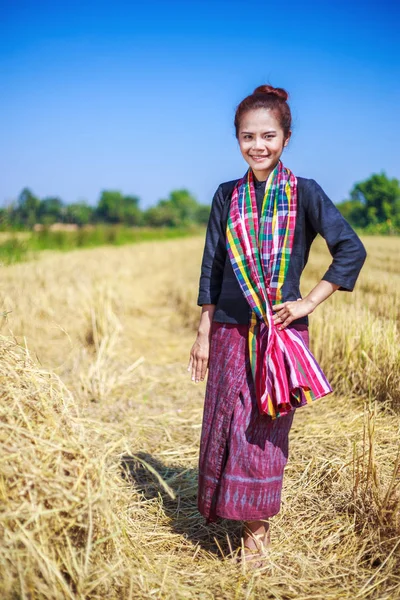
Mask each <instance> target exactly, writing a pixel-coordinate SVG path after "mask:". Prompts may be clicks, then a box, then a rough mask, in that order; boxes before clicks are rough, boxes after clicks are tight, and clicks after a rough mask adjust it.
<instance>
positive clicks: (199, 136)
mask: <svg viewBox="0 0 400 600" xmlns="http://www.w3.org/2000/svg"><path fill="white" fill-rule="evenodd" d="M0 8H1V15H2V18H1V24H0V86H1V87H0V92H1V93H0V130H1V136H0V169H1V173H2V176H1V178H0V202H1V203H3V202H4V201H9V200H11V199H12V198H15V197H16V196H17V195H18V194H19V192H20V191H21V189H22V188H23V187H24V186H28V187H30V188H31V189H32V190H33V191H34V192H35V193H36V194H37V195H38V196H40V197H45V196H49V195H58V196H60V197H61V198H62V199H63V200H64V201H66V202H74V201H76V200H81V199H86V200H88V201H89V202H90V203H95V202H97V200H98V197H99V193H100V191H101V190H102V189H117V190H121V191H122V192H124V193H126V194H135V195H138V196H139V197H140V199H141V207H142V208H146V207H147V206H150V205H154V204H155V203H156V202H157V201H158V200H159V199H160V198H165V197H167V196H168V194H169V192H170V191H171V190H172V189H177V188H184V187H185V188H188V189H189V190H190V191H191V192H192V193H193V194H194V195H195V196H196V197H197V199H198V200H199V201H200V202H204V203H209V202H210V201H211V199H212V195H213V193H214V191H215V189H216V188H217V186H218V185H219V183H221V182H222V181H227V180H230V179H234V178H237V177H240V176H241V175H243V174H244V172H245V170H246V168H247V165H246V163H245V162H244V161H243V158H242V157H241V155H240V152H239V149H238V146H237V142H236V138H235V136H234V128H233V118H234V111H235V107H236V105H237V104H238V103H239V102H240V101H241V100H242V99H243V98H244V97H245V96H246V95H247V94H248V93H251V92H252V91H253V89H254V88H255V87H256V86H257V85H260V84H263V83H271V84H272V85H275V86H280V87H284V88H286V89H287V90H288V92H289V94H290V100H289V101H290V105H291V108H292V113H293V135H292V139H291V141H290V144H289V147H288V149H287V150H286V151H285V153H284V154H283V156H282V159H283V161H284V163H285V164H286V165H287V166H288V167H290V168H291V169H292V170H293V171H294V173H295V174H296V175H301V176H303V177H311V178H313V179H315V180H316V181H318V183H319V184H320V185H321V186H322V187H323V188H324V190H325V191H326V193H327V194H328V195H329V196H330V197H331V198H332V200H334V201H335V202H337V201H340V200H343V199H345V198H346V197H347V196H348V193H349V190H350V189H351V187H352V186H353V184H354V183H355V182H357V181H360V180H362V179H365V178H367V177H368V176H369V175H371V174H372V173H376V172H380V171H382V170H384V171H385V172H386V173H387V174H388V175H389V176H390V177H397V178H400V151H399V139H400V120H399V118H398V110H399V106H400V67H399V64H400V61H399V58H400V47H399V42H398V39H396V38H398V30H399V26H400V9H399V4H398V3H395V2H388V1H387V0H383V1H380V2H368V0H366V1H364V2H353V3H347V2H342V1H341V0H339V1H337V2H334V1H333V0H332V1H331V2H321V3H320V6H318V4H317V3H315V2H308V1H307V0H305V1H303V2H292V1H291V0H288V1H287V2H282V3H278V2H265V1H264V2H260V1H258V0H255V1H253V2H249V1H248V0H247V1H242V0H230V1H218V0H214V1H208V0H202V1H199V0H193V1H189V0H187V1H186V2H180V1H169V2H158V1H157V2H155V1H154V2H152V1H151V0H150V1H148V2H146V3H142V2H140V3H138V2H135V1H134V0H131V1H129V2H121V1H118V0H116V1H114V2H103V1H101V0H98V1H96V2H85V1H81V2H75V0H70V1H69V2H64V1H63V0H59V1H54V0H52V1H51V2H47V1H40V0H33V1H30V2H24V1H18V0H13V1H11V0H9V1H8V2H4V1H3V0H1V1H0Z"/></svg>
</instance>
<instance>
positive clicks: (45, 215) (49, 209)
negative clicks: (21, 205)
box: [38, 196, 65, 225]
mask: <svg viewBox="0 0 400 600" xmlns="http://www.w3.org/2000/svg"><path fill="white" fill-rule="evenodd" d="M64 217H65V207H64V204H63V202H62V200H61V199H60V198H57V197H53V196H50V197H48V198H44V199H43V200H41V201H40V205H39V209H38V218H39V221H40V222H41V223H43V224H44V225H51V224H52V223H57V222H60V221H61V222H62V221H64V220H65V219H64Z"/></svg>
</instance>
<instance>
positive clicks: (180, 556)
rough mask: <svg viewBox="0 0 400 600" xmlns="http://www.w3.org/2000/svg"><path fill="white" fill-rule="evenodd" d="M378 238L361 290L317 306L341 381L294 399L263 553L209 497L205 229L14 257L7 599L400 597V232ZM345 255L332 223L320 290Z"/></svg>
mask: <svg viewBox="0 0 400 600" xmlns="http://www.w3.org/2000/svg"><path fill="white" fill-rule="evenodd" d="M364 242H365V245H366V248H367V252H368V258H367V262H366V264H365V266H364V269H363V271H362V274H361V276H360V278H359V280H358V282H357V284H356V289H355V290H354V292H352V293H347V292H336V293H335V294H334V295H333V296H332V297H331V298H329V299H328V300H327V301H326V302H325V303H324V304H323V305H321V306H320V307H318V308H317V309H316V311H315V312H314V313H313V314H312V315H311V316H310V322H311V326H310V343H311V348H312V350H313V352H314V354H316V356H317V358H318V359H319V360H320V361H321V364H322V366H323V368H324V370H325V372H326V374H327V375H328V377H329V379H330V381H331V383H332V385H333V387H334V389H335V394H334V395H331V396H329V397H327V398H325V399H321V400H319V401H317V402H316V403H315V404H314V405H312V406H308V407H306V408H303V409H300V410H299V411H298V412H297V414H296V415H295V419H294V424H293V428H292V430H291V437H290V456H289V462H288V465H287V468H286V472H285V484H284V490H283V503H282V510H281V512H280V514H279V515H277V516H276V517H274V518H273V519H272V525H271V537H272V549H271V552H270V555H269V558H268V559H267V560H266V561H265V565H264V566H263V567H262V568H261V569H250V568H249V567H248V566H243V565H240V564H236V563H235V562H234V561H233V560H232V558H231V556H230V552H231V549H233V550H234V549H235V547H236V546H237V544H238V542H239V534H240V523H235V522H228V521H221V522H220V523H218V524H213V525H211V526H208V527H207V526H205V524H204V519H203V518H202V517H201V516H200V515H199V514H198V512H197V508H196V491H197V490H196V487H197V479H196V478H197V472H196V469H197V458H198V443H199V436H200V428H201V417H202V406H203V398H204V392H205V385H206V382H201V383H199V384H195V383H193V382H192V381H191V380H190V375H189V373H188V371H187V370H186V368H187V364H188V360H189V352H190V348H191V346H192V344H193V342H194V339H195V332H196V327H197V324H198V320H199V315H200V310H201V309H200V308H199V307H197V306H196V299H197V289H198V278H199V270H200V261H201V253H202V249H203V244H204V237H202V236H196V237H192V238H186V239H177V240H167V241H151V242H144V243H140V244H136V245H131V246H124V247H117V248H112V247H102V248H96V249H87V250H79V251H74V252H69V253H56V252H47V253H43V254H42V255H41V257H40V259H38V260H35V261H32V262H28V263H21V264H16V265H13V266H9V267H3V268H2V278H1V279H2V284H1V288H0V298H1V311H2V315H0V317H1V329H0V334H1V335H0V400H1V402H0V415H1V416H0V537H1V543H0V590H1V594H0V597H1V598H2V600H11V599H12V600H16V599H21V600H22V599H23V600H25V599H29V600H34V599H48V600H60V599H74V600H75V599H79V600H83V599H86V598H87V599H100V598H101V599H104V598H107V600H114V599H132V600H133V599H135V600H136V599H144V598H146V599H147V598H168V599H169V598H171V599H172V598H173V599H175V598H178V599H189V598H199V599H202V600H206V599H213V598H218V599H242V598H243V599H256V598H257V599H258V598H262V599H270V598H271V599H279V600H292V599H297V600H310V599H324V600H333V599H345V598H352V599H360V600H366V599H372V598H375V599H380V600H386V599H387V600H389V599H390V600H392V599H396V598H400V454H399V437H400V436H399V433H400V418H399V414H400V356H399V348H400V344H399V342H400V337H399V324H400V265H399V262H398V256H399V251H400V239H398V238H378V237H370V238H365V239H364ZM329 263H330V256H329V254H328V252H327V250H326V247H325V245H324V242H323V240H317V241H316V242H315V243H314V245H313V249H312V253H311V257H310V261H309V264H308V265H307V268H306V271H305V273H304V276H303V279H302V289H303V292H306V291H308V290H309V289H310V288H311V287H312V286H314V285H315V284H316V283H317V282H318V280H319V279H320V277H321V276H322V275H323V273H324V272H325V270H326V268H327V266H328V265H329Z"/></svg>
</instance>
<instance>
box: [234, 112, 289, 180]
mask: <svg viewBox="0 0 400 600" xmlns="http://www.w3.org/2000/svg"><path fill="white" fill-rule="evenodd" d="M290 135H291V132H289V135H288V137H287V138H286V139H284V133H283V129H282V127H281V126H280V124H279V121H278V120H277V119H276V118H275V116H274V114H273V112H272V111H271V110H269V109H266V108H258V109H256V110H249V111H247V112H246V113H245V114H244V115H243V117H242V119H241V122H240V127H239V133H238V142H239V146H240V151H241V153H242V156H243V158H244V160H245V161H246V162H247V163H248V164H249V165H250V167H251V168H252V170H253V173H254V175H255V176H256V177H257V179H258V180H259V181H265V180H266V179H267V178H268V175H269V174H270V173H271V171H273V169H274V168H275V166H276V165H277V163H278V161H279V158H280V156H281V154H282V152H283V149H284V147H285V146H287V144H288V142H289V139H290Z"/></svg>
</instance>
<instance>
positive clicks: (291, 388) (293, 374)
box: [226, 161, 332, 419]
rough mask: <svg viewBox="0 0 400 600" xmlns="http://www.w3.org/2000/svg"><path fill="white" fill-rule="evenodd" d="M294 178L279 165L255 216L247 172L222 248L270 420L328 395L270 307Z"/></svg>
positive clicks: (278, 281) (285, 249)
mask: <svg viewBox="0 0 400 600" xmlns="http://www.w3.org/2000/svg"><path fill="white" fill-rule="evenodd" d="M296 208H297V179H296V177H295V176H294V175H293V173H292V172H291V171H290V170H289V169H287V168H286V167H284V166H283V164H282V162H281V161H279V163H278V164H277V166H276V167H275V169H274V170H273V171H272V172H271V173H270V175H269V177H268V179H267V182H266V185H265V193H264V199H263V203H262V209H261V213H260V218H259V216H258V211H257V204H256V195H255V189H254V180H253V172H252V170H251V169H250V168H249V169H248V171H247V173H246V175H245V176H244V177H243V178H242V179H240V180H239V181H238V183H237V184H236V186H235V188H234V190H233V193H232V200H231V205H230V211H229V216H228V222H227V228H226V246H227V250H228V253H229V257H230V260H231V262H232V266H233V270H234V272H235V275H236V277H237V280H238V282H239V284H240V287H241V289H242V292H243V294H244V296H245V298H246V300H247V301H248V303H249V305H250V307H251V309H252V312H251V320H250V327H249V337H248V344H249V354H250V363H251V370H252V375H253V379H254V384H255V389H256V396H257V403H258V407H259V410H260V412H263V413H266V414H267V415H270V416H271V417H272V418H273V419H275V418H277V417H280V416H283V415H286V414H287V413H289V412H290V411H291V410H293V408H298V407H300V406H304V405H305V404H309V403H311V402H313V401H314V400H316V399H317V398H321V397H322V396H326V395H327V394H329V393H331V392H332V388H331V386H330V385H329V383H328V381H327V379H326V377H325V375H324V373H323V372H322V370H321V368H320V367H319V365H318V363H317V361H316V359H315V357H314V356H313V355H312V353H311V352H310V350H309V349H308V348H307V346H306V344H305V343H304V341H303V339H302V337H301V335H300V334H299V333H298V332H297V331H296V330H295V329H294V328H287V327H286V328H284V329H282V330H279V329H278V324H275V323H274V322H273V316H274V312H273V310H272V306H273V305H274V304H277V303H278V304H279V303H280V302H281V301H282V294H281V288H282V285H283V283H284V281H285V277H286V273H287V270H288V266H289V261H290V253H291V250H292V246H293V237H294V229H295V223H296Z"/></svg>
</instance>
